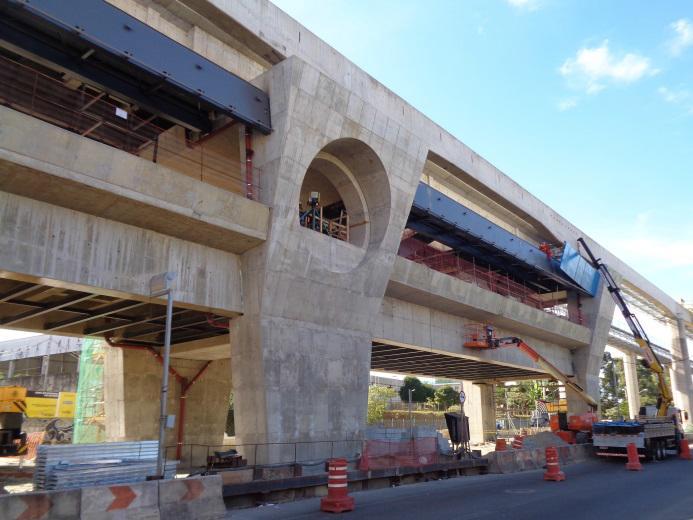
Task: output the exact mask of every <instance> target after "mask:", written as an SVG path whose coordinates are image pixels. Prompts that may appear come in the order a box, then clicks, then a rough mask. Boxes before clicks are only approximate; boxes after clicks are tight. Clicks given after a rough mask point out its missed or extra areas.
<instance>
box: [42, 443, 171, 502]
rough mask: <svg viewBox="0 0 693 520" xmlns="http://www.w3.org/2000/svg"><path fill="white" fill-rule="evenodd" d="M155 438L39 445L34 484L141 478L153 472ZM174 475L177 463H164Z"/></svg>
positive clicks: (73, 484) (51, 486) (103, 482)
mask: <svg viewBox="0 0 693 520" xmlns="http://www.w3.org/2000/svg"><path fill="white" fill-rule="evenodd" d="M158 449H159V443H158V442H157V441H142V442H109V443H101V444H67V445H58V444H56V445H42V446H39V449H38V456H37V457H36V469H35V471H34V488H35V489H37V490H40V489H50V490H53V489H70V488H78V487H83V486H101V485H111V484H120V483H125V482H143V481H145V480H146V479H147V477H148V476H150V475H154V474H156V460H157V453H158ZM166 466H167V467H166V478H173V477H174V476H175V472H176V464H174V463H171V462H170V461H169V462H168V463H167V464H166Z"/></svg>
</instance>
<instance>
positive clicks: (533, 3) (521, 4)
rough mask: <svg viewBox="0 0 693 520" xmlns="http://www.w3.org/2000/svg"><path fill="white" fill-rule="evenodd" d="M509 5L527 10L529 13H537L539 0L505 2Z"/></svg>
mask: <svg viewBox="0 0 693 520" xmlns="http://www.w3.org/2000/svg"><path fill="white" fill-rule="evenodd" d="M505 1H506V2H508V4H510V5H512V6H513V7H516V8H518V9H526V10H527V11H536V10H537V9H539V6H540V3H539V0H505Z"/></svg>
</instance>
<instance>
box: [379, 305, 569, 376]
mask: <svg viewBox="0 0 693 520" xmlns="http://www.w3.org/2000/svg"><path fill="white" fill-rule="evenodd" d="M469 323H470V320H469V319H468V318H462V317H459V316H456V315H455V314H452V313H445V312H443V311H439V310H436V309H432V308H430V307H429V306H422V305H416V304H413V303H410V302H407V301H402V300H399V299H395V298H391V297H385V299H384V300H383V304H382V307H381V311H380V314H379V316H378V320H377V322H376V328H375V329H374V330H373V337H374V338H375V341H382V342H384V343H388V344H391V345H398V346H402V347H407V348H415V349H418V350H425V351H430V352H436V353H439V354H445V355H448V356H451V359H454V358H456V357H457V358H464V359H470V360H474V361H480V362H485V363H492V364H496V365H500V366H508V367H513V368H520V369H529V370H534V371H538V372H543V369H541V368H540V367H539V366H538V365H536V364H535V363H534V362H533V361H532V360H531V359H530V358H529V357H527V356H526V355H525V354H523V353H522V352H520V351H519V349H516V348H500V349H492V350H473V349H468V348H464V346H463V343H464V337H465V327H466V326H467V325H468V324H469ZM496 333H497V334H499V335H502V336H505V335H520V333H519V332H518V331H517V330H516V329H506V328H499V329H497V330H496ZM523 339H524V340H525V341H526V342H527V343H528V344H529V345H531V346H532V348H534V349H535V350H536V351H537V352H539V353H540V354H541V355H542V356H545V357H546V358H547V359H550V360H551V362H552V363H553V364H555V365H556V367H558V368H559V370H561V371H563V372H564V373H566V374H572V373H573V366H572V357H571V351H570V350H569V349H568V348H566V347H564V346H559V345H557V344H556V343H553V342H551V341H547V340H545V339H541V338H538V337H536V336H527V335H524V336H523Z"/></svg>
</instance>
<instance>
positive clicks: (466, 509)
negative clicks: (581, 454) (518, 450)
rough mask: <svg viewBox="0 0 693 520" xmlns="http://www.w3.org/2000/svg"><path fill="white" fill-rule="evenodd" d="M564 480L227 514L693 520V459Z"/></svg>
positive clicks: (618, 464) (388, 493) (478, 479)
mask: <svg viewBox="0 0 693 520" xmlns="http://www.w3.org/2000/svg"><path fill="white" fill-rule="evenodd" d="M562 469H563V471H565V473H566V480H565V481H563V482H545V481H544V480H543V479H542V475H543V470H536V471H527V472H524V473H515V474H512V475H483V476H473V477H458V478H453V479H449V480H441V481H435V482H425V483H420V484H411V485H406V486H401V487H397V488H389V489H379V490H373V491H362V492H359V493H353V497H354V498H355V499H356V509H355V510H354V511H352V512H350V513H343V514H341V515H334V514H328V513H320V512H319V511H320V501H319V499H310V500H303V501H298V502H292V503H286V504H276V505H266V506H262V507H256V508H253V509H242V510H234V511H229V516H228V518H233V519H234V520H273V519H282V520H290V519H306V518H331V519H333V520H334V519H335V518H336V517H337V516H338V517H339V518H344V519H345V520H348V519H350V518H368V519H378V520H381V519H397V520H405V519H421V518H435V519H464V520H466V519H469V520H472V519H474V520H481V519H494V520H499V519H512V520H523V519H531V520H536V519H543V518H546V519H552V518H555V519H560V520H573V519H576V520H577V519H580V520H584V519H590V520H599V519H602V518H604V519H609V520H621V519H628V520H639V519H646V520H693V461H684V460H680V459H675V458H673V457H672V458H670V459H668V460H666V461H663V462H651V463H646V464H644V470H643V471H640V472H633V471H626V470H625V469H624V462H623V461H621V460H619V461H602V460H597V461H590V462H586V463H582V464H575V465H571V466H567V467H565V468H562Z"/></svg>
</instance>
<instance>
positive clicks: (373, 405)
mask: <svg viewBox="0 0 693 520" xmlns="http://www.w3.org/2000/svg"><path fill="white" fill-rule="evenodd" d="M393 397H397V392H395V390H394V389H393V388H390V387H389V386H377V385H373V386H370V387H368V416H367V420H368V424H378V423H381V422H383V415H384V413H385V410H387V405H388V403H389V402H390V399H392V398H393Z"/></svg>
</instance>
